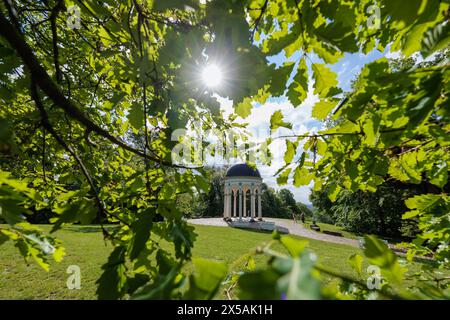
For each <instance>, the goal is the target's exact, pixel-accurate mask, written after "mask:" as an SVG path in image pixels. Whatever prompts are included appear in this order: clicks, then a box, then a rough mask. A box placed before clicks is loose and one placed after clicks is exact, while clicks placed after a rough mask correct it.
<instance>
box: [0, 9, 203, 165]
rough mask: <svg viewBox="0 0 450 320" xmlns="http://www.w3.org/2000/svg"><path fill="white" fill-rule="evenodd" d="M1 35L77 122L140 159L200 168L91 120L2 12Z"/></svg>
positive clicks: (53, 98) (41, 87)
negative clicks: (139, 146)
mask: <svg viewBox="0 0 450 320" xmlns="http://www.w3.org/2000/svg"><path fill="white" fill-rule="evenodd" d="M0 35H1V36H2V37H3V38H4V39H6V40H7V41H8V42H9V44H10V45H11V46H12V47H13V48H14V49H15V50H16V51H17V53H18V54H19V56H20V57H21V58H22V60H23V62H24V64H25V65H26V66H27V68H28V70H29V71H30V73H31V74H32V76H33V78H34V79H35V80H36V84H37V85H38V86H39V88H40V89H41V90H42V91H43V92H44V93H45V94H46V95H47V96H48V97H49V98H50V99H51V100H52V101H53V102H54V103H55V105H56V106H58V107H59V108H61V109H63V110H64V112H65V113H67V114H68V115H69V116H70V117H72V118H73V119H75V120H77V121H78V122H79V123H81V124H82V125H84V126H85V127H86V128H88V129H90V130H91V131H93V132H95V133H97V134H99V135H100V136H102V137H104V138H106V139H108V140H109V141H111V142H112V143H113V144H116V145H118V146H119V147H121V148H123V149H125V150H127V151H130V152H132V153H134V154H136V155H138V156H140V157H143V158H146V159H148V160H150V161H154V162H157V163H161V164H163V165H165V166H168V167H174V168H183V169H197V168H199V167H187V166H183V165H177V164H172V163H171V162H169V161H165V160H162V159H159V158H156V157H153V156H151V155H148V154H145V153H144V152H143V151H142V150H139V149H136V148H134V147H132V146H130V145H128V144H126V143H125V142H123V141H122V140H121V139H119V138H116V137H114V136H113V135H111V134H110V133H109V132H108V131H107V130H105V129H103V128H101V127H100V126H99V125H97V124H96V123H94V122H93V121H92V120H91V119H89V118H88V117H87V116H86V115H85V114H84V112H83V111H81V110H80V109H79V108H78V107H77V106H76V105H75V104H74V103H73V102H72V101H71V100H69V99H67V98H66V97H65V96H64V94H63V93H62V92H61V90H60V89H59V88H58V86H57V85H56V84H55V83H54V82H53V80H52V79H51V78H50V76H49V75H48V73H47V72H46V70H45V69H44V68H43V67H42V66H41V64H40V63H39V61H38V60H37V58H36V56H35V55H34V53H33V50H32V49H31V47H30V46H29V45H28V44H27V43H26V41H25V40H24V39H23V37H22V36H21V34H19V32H18V31H17V30H16V29H15V28H14V27H13V25H12V24H11V23H10V22H9V21H8V20H7V19H6V18H5V16H4V15H3V13H2V12H0Z"/></svg>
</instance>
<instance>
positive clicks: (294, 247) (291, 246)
mask: <svg viewBox="0 0 450 320" xmlns="http://www.w3.org/2000/svg"><path fill="white" fill-rule="evenodd" d="M280 242H281V244H282V245H283V246H284V247H285V248H286V249H287V250H288V251H289V253H290V254H291V256H293V257H299V256H300V254H301V253H302V252H303V250H305V248H306V246H307V245H308V241H307V240H299V239H294V238H292V237H290V236H282V237H281V238H280Z"/></svg>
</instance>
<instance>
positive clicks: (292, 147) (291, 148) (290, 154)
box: [284, 139, 298, 164]
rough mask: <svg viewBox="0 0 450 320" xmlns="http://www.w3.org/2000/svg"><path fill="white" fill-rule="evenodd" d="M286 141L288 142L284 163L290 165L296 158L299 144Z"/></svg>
mask: <svg viewBox="0 0 450 320" xmlns="http://www.w3.org/2000/svg"><path fill="white" fill-rule="evenodd" d="M285 141H286V152H285V153H284V162H285V163H286V164H288V163H290V162H291V161H292V159H293V158H294V156H295V153H296V150H297V146H298V143H297V142H292V141H290V140H287V139H286V140H285Z"/></svg>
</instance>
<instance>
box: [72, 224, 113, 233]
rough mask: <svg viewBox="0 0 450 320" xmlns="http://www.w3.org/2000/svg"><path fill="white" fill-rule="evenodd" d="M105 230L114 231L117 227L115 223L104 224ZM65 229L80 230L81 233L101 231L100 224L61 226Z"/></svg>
mask: <svg viewBox="0 0 450 320" xmlns="http://www.w3.org/2000/svg"><path fill="white" fill-rule="evenodd" d="M104 228H105V230H106V231H108V232H110V231H114V230H115V229H117V228H118V226H117V225H106V226H104ZM63 229H64V230H65V231H71V232H82V233H95V232H102V227H101V226H100V225H88V226H83V225H73V226H68V227H64V228H63Z"/></svg>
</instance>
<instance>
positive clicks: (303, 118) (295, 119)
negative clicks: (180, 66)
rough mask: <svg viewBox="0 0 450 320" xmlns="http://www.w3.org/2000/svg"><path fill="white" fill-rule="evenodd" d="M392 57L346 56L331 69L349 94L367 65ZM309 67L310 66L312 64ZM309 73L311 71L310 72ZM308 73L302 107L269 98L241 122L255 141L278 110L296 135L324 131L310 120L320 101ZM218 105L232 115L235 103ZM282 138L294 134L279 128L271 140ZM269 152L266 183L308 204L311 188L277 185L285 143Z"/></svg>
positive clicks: (276, 144) (280, 59) (275, 58)
mask: <svg viewBox="0 0 450 320" xmlns="http://www.w3.org/2000/svg"><path fill="white" fill-rule="evenodd" d="M300 55H301V53H296V54H294V55H293V56H292V57H290V58H289V59H288V60H289V61H298V60H299V57H300ZM390 55H391V53H390V52H389V48H386V50H385V51H384V52H380V51H378V50H373V51H371V52H369V53H368V54H367V55H365V54H363V53H353V54H345V55H344V57H343V58H342V59H340V60H339V61H338V62H337V63H335V64H334V65H330V67H331V69H332V70H333V71H335V72H336V74H337V75H338V81H339V87H341V89H343V90H344V91H349V90H350V85H351V81H352V80H353V79H355V77H356V76H357V75H358V73H359V72H360V70H361V68H362V67H363V66H364V65H365V64H367V63H370V62H372V61H374V60H377V59H379V58H382V57H383V56H390ZM309 57H310V59H311V61H312V62H314V63H323V62H322V61H321V60H320V58H318V57H317V56H316V55H314V54H311V55H309ZM285 61H286V58H285V57H284V55H283V54H279V55H277V56H273V57H271V58H270V59H269V62H270V63H275V64H276V65H277V66H280V65H281V64H283V63H284V62H285ZM307 64H308V66H309V64H310V62H308V63H307ZM309 69H310V70H311V68H309ZM309 73H310V74H309V88H308V96H307V98H306V99H305V101H304V102H303V103H302V104H301V105H300V106H298V107H297V108H294V107H293V106H292V104H291V103H290V102H289V101H288V99H287V98H286V97H278V98H269V99H268V100H267V102H266V103H264V104H263V105H258V106H255V108H253V109H252V113H251V114H250V116H249V117H248V118H246V119H243V120H239V121H240V122H243V123H244V122H245V123H248V124H249V125H248V130H249V131H250V132H251V133H252V134H253V136H254V137H255V140H257V141H262V140H264V139H265V138H267V137H268V136H269V134H270V129H269V123H270V116H271V115H272V113H273V112H275V111H277V110H281V111H282V113H283V115H284V116H285V119H288V120H289V121H290V122H292V123H293V131H294V132H295V133H296V134H304V133H306V132H314V131H318V130H320V129H321V127H322V123H321V122H320V121H317V120H316V119H314V118H312V117H311V110H312V107H313V106H314V104H315V103H316V102H317V101H318V98H317V97H316V96H315V95H314V94H313V91H314V89H313V79H312V74H311V72H309ZM219 101H220V102H221V107H222V109H223V110H224V112H225V114H226V115H227V114H229V113H230V112H231V111H232V102H231V101H229V100H226V99H219ZM283 134H292V131H290V130H288V129H285V128H280V129H278V130H277V131H275V132H274V133H272V136H278V135H283ZM300 147H301V146H300ZM270 150H271V152H272V154H273V156H274V158H273V160H272V164H271V165H270V166H266V165H262V164H259V165H258V169H259V171H260V172H261V175H262V177H263V179H264V182H265V183H267V184H268V185H269V186H270V187H272V188H275V189H277V190H278V189H280V188H286V189H289V190H291V191H292V193H293V194H294V196H295V199H296V200H297V201H301V202H303V203H307V204H309V203H310V201H309V195H310V187H311V186H303V187H300V188H296V187H294V186H293V185H292V183H288V185H285V186H281V187H279V186H278V185H277V183H276V177H274V173H275V172H276V171H277V170H278V169H279V168H280V167H281V166H282V165H283V164H284V160H283V157H284V152H285V150H286V147H285V142H284V140H282V139H279V140H276V141H274V142H273V143H272V144H271V146H270Z"/></svg>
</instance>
